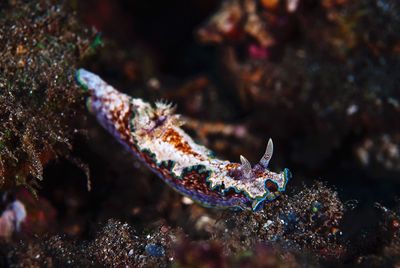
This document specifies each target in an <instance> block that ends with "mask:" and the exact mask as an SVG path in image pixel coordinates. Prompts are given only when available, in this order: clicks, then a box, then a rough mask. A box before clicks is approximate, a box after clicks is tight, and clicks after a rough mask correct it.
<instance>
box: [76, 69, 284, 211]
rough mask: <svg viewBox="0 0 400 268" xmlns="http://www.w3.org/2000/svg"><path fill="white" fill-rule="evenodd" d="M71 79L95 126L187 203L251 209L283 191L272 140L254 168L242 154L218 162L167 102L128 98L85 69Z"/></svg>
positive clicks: (256, 207)
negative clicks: (272, 168) (273, 166)
mask: <svg viewBox="0 0 400 268" xmlns="http://www.w3.org/2000/svg"><path fill="white" fill-rule="evenodd" d="M76 79H77V81H78V83H79V84H80V85H81V86H82V87H83V88H84V89H86V90H87V91H88V93H89V97H88V103H87V106H88V108H89V110H90V111H91V112H92V113H93V114H95V115H96V117H97V120H98V121H99V123H100V124H101V125H102V126H103V127H104V128H106V129H107V130H108V131H109V132H110V133H111V134H112V135H113V136H114V137H115V138H116V139H117V140H118V141H119V142H120V143H122V144H123V145H124V146H125V147H126V148H127V149H128V150H130V151H131V152H132V153H134V154H135V155H136V156H137V157H138V158H139V159H140V160H142V161H143V162H144V163H146V164H147V165H148V166H149V167H150V169H151V170H152V171H154V172H155V173H157V174H158V175H159V176H160V178H161V179H163V180H164V181H165V182H166V183H167V184H168V185H170V186H171V187H172V188H174V189H175V190H177V191H178V192H180V193H181V194H183V195H185V196H188V197H189V198H191V199H192V200H194V201H196V202H198V203H200V204H202V205H204V206H210V207H224V208H239V209H252V210H254V211H255V210H258V209H259V208H260V207H262V204H263V203H264V202H265V201H271V200H273V199H275V198H276V197H277V196H278V195H279V193H280V192H283V191H285V188H286V184H287V182H288V180H289V179H290V177H291V174H290V172H289V170H288V169H284V170H283V172H281V173H274V172H272V171H270V170H269V169H268V164H269V160H270V159H271V156H272V151H273V144H272V140H269V142H268V145H267V149H266V152H265V154H264V156H263V157H262V158H261V160H260V162H259V163H258V164H256V165H254V167H252V166H251V164H250V163H249V161H248V160H247V159H246V158H244V157H243V156H241V157H240V160H241V163H232V162H229V161H225V160H220V159H217V158H215V157H214V156H213V153H212V152H211V151H210V150H208V149H207V148H205V147H204V146H201V145H198V144H197V143H195V142H194V141H193V140H192V138H191V137H190V136H189V135H188V134H186V133H185V132H184V131H183V130H182V129H181V127H180V126H181V125H182V121H181V120H180V118H179V115H176V114H174V109H173V107H172V106H171V105H170V104H166V103H163V102H156V103H155V105H154V106H153V105H150V104H149V103H147V102H144V101H143V100H141V99H135V98H131V97H130V96H128V95H126V94H123V93H121V92H119V91H117V90H116V89H114V88H113V87H112V86H110V85H108V84H107V83H106V82H104V81H103V80H102V79H101V78H100V77H99V76H97V75H95V74H93V73H91V72H89V71H86V70H84V69H79V70H78V71H77V73H76Z"/></svg>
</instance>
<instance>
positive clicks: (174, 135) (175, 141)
mask: <svg viewBox="0 0 400 268" xmlns="http://www.w3.org/2000/svg"><path fill="white" fill-rule="evenodd" d="M161 139H162V140H163V141H164V142H168V143H169V144H172V145H173V146H174V147H175V148H176V149H177V150H179V151H181V152H183V153H185V154H191V155H193V156H200V155H199V154H198V153H196V152H195V151H193V150H192V147H190V145H189V143H188V142H187V141H185V140H184V139H183V138H182V136H181V135H179V133H178V132H176V131H175V130H173V129H172V128H168V129H167V130H166V131H165V133H164V135H163V136H162V137H161Z"/></svg>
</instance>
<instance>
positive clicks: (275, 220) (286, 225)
mask: <svg viewBox="0 0 400 268" xmlns="http://www.w3.org/2000/svg"><path fill="white" fill-rule="evenodd" d="M343 215H344V205H343V203H342V202H341V201H340V199H339V198H338V196H337V193H336V192H334V191H332V190H331V189H329V188H328V187H327V186H325V185H324V184H322V183H316V184H314V185H312V186H311V187H303V188H302V189H300V190H299V191H298V192H297V193H296V194H294V195H293V196H290V197H288V196H286V195H283V196H281V198H279V199H278V200H276V201H275V202H272V203H270V204H269V205H268V206H265V207H264V208H263V209H262V210H260V212H259V213H247V212H242V213H240V214H234V215H232V212H229V211H226V212H225V213H224V215H222V216H220V218H219V219H217V224H216V228H215V229H214V230H213V232H212V236H213V237H218V238H220V239H221V240H222V243H223V245H224V248H225V250H226V251H228V252H231V251H232V252H236V253H239V252H241V251H244V250H248V249H249V248H253V247H254V246H255V245H256V244H257V243H267V244H272V245H275V246H282V247H284V248H291V249H292V250H293V252H295V251H296V250H302V251H303V253H306V251H308V252H309V253H310V254H311V252H314V253H317V254H318V255H319V256H320V257H321V258H324V257H326V258H329V257H335V258H336V257H339V256H338V255H337V254H339V253H340V254H344V252H345V250H346V249H345V247H344V246H343V245H342V244H341V243H340V237H341V231H340V229H339V225H340V222H341V219H342V217H343ZM233 219H234V220H233ZM335 255H336V256H335Z"/></svg>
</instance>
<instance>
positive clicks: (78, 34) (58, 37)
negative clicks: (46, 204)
mask: <svg viewBox="0 0 400 268" xmlns="http://www.w3.org/2000/svg"><path fill="white" fill-rule="evenodd" d="M5 2H7V3H5V4H4V7H2V8H1V9H0V125H1V129H0V178H1V179H0V188H2V189H4V188H6V187H12V186H15V185H24V186H26V187H28V188H30V189H31V190H33V189H34V188H35V186H36V185H37V183H38V181H40V180H42V177H43V167H44V166H45V164H46V163H48V162H49V161H50V160H52V159H55V158H57V157H63V156H66V155H68V154H69V153H70V151H71V149H72V145H71V138H72V136H73V134H74V132H77V128H78V125H77V124H76V123H74V122H76V117H77V116H78V117H79V116H81V117H82V118H83V117H84V116H83V113H79V111H80V110H81V109H82V107H81V98H82V95H81V94H80V93H79V92H77V90H76V85H75V83H74V80H73V73H74V65H75V64H76V63H77V61H79V60H80V56H81V55H82V53H83V52H84V50H85V48H86V47H88V46H89V39H90V38H91V36H92V35H93V34H92V33H91V31H88V30H86V29H85V28H84V27H82V25H81V24H80V23H79V22H78V20H77V19H76V17H75V14H74V12H73V11H72V10H71V9H70V8H69V5H68V4H67V3H65V2H66V1H65V2H61V3H59V2H57V1H51V0H45V1H30V2H29V3H28V2H26V1H19V0H17V1H5Z"/></svg>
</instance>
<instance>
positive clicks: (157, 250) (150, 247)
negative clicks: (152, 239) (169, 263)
mask: <svg viewBox="0 0 400 268" xmlns="http://www.w3.org/2000/svg"><path fill="white" fill-rule="evenodd" d="M145 250H146V252H147V254H149V255H150V256H153V257H163V256H165V250H164V248H163V247H162V246H158V245H155V244H147V245H146V247H145Z"/></svg>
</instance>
